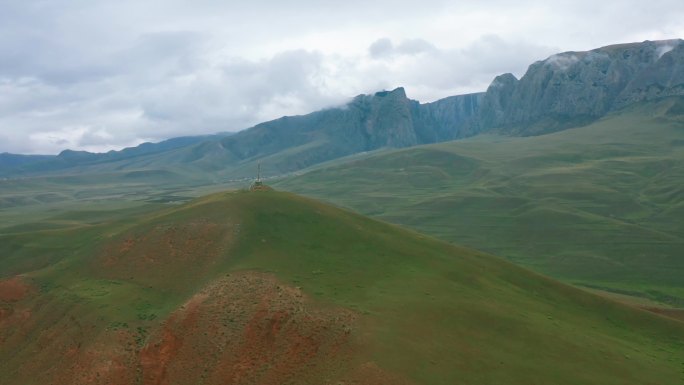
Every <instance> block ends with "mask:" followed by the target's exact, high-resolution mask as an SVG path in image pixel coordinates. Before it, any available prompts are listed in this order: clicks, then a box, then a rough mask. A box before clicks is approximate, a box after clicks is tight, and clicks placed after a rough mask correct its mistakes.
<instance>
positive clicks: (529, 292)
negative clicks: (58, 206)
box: [0, 191, 684, 385]
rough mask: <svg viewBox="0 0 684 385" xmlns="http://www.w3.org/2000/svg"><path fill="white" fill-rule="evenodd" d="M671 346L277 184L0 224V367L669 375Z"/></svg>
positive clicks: (632, 324)
mask: <svg viewBox="0 0 684 385" xmlns="http://www.w3.org/2000/svg"><path fill="white" fill-rule="evenodd" d="M683 347H684V324H682V323H681V322H677V321H674V320H669V319H667V318H664V317H660V316H657V315H654V314H652V313H648V312H644V311H641V310H638V309H635V308H631V307H627V306H623V305H619V304H617V303H615V302H612V301H609V300H606V299H603V298H601V297H597V296H594V295H592V294H588V293H586V292H584V291H582V290H579V289H576V288H572V287H569V286H566V285H564V284H561V283H559V282H556V281H553V280H551V279H548V278H545V277H542V276H539V275H537V274H534V273H531V272H529V271H527V270H524V269H521V268H519V267H516V266H514V265H512V264H510V263H508V262H505V261H503V260H501V259H498V258H496V257H493V256H491V255H487V254H483V253H480V252H476V251H473V250H470V249H466V248H462V247H458V246H454V245H450V244H447V243H445V242H441V241H438V240H435V239H432V238H430V237H427V236H423V235H420V234H418V233H414V232H411V231H408V230H405V229H402V228H399V227H396V226H392V225H388V224H385V223H382V222H378V221H375V220H372V219H369V218H366V217H363V216H360V215H357V214H354V213H352V212H348V211H345V210H341V209H339V208H335V207H332V206H329V205H326V204H322V203H320V202H316V201H313V200H310V199H306V198H302V197H299V196H295V195H292V194H288V193H282V192H276V191H266V192H252V193H250V192H244V191H243V192H239V191H238V192H222V193H218V194H214V195H210V196H206V197H202V198H199V199H196V200H194V201H192V202H189V203H187V204H184V205H181V206H176V207H167V208H165V209H162V210H157V211H154V212H148V213H137V214H135V213H131V214H130V215H129V216H127V217H124V218H120V219H118V220H116V221H112V222H104V223H100V224H97V225H91V224H87V223H83V225H81V226H77V227H75V228H72V229H68V230H49V231H34V232H31V231H28V230H27V231H24V232H22V233H17V234H12V235H2V236H0V378H2V379H3V383H8V384H10V383H11V384H15V383H16V384H26V385H31V384H54V385H60V384H85V385H87V384H107V385H116V384H166V385H172V384H205V385H209V384H261V385H269V384H282V383H289V384H325V383H331V384H339V383H345V384H361V385H363V384H368V385H370V384H454V383H467V384H473V385H478V384H494V383H506V384H510V385H516V384H530V383H553V384H559V385H562V384H577V383H582V384H602V385H611V384H626V383H628V384H646V383H653V384H675V383H679V382H681V380H682V379H683V378H684V377H682V376H683V375H682V363H684V349H683ZM580 369H581V370H580Z"/></svg>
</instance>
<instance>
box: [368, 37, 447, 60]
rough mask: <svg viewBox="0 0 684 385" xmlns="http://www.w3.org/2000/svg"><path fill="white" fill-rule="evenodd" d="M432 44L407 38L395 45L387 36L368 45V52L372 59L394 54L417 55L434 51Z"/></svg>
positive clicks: (388, 56) (389, 56)
mask: <svg viewBox="0 0 684 385" xmlns="http://www.w3.org/2000/svg"><path fill="white" fill-rule="evenodd" d="M435 50H436V48H435V46H434V45H432V44H430V43H429V42H427V41H425V40H423V39H407V40H403V41H402V42H401V43H399V44H397V45H395V44H394V43H393V42H392V40H391V39H389V38H386V37H384V38H381V39H378V40H376V41H375V42H373V44H371V45H370V47H368V53H369V54H370V56H371V57H372V58H374V59H383V58H391V57H392V56H396V55H418V54H421V53H425V52H430V51H435Z"/></svg>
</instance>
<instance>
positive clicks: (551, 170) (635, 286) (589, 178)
mask: <svg viewBox="0 0 684 385" xmlns="http://www.w3.org/2000/svg"><path fill="white" fill-rule="evenodd" d="M682 105H684V101H683V100H682V99H681V98H675V99H668V100H663V101H660V102H658V103H651V104H645V105H640V106H635V107H633V108H631V109H628V110H624V111H619V112H617V113H615V114H613V115H610V116H608V117H606V118H604V119H602V120H600V121H598V122H596V123H593V124H590V125H588V126H586V127H580V128H576V129H571V130H566V131H562V132H558V133H554V134H550V135H543V136H538V137H524V138H520V137H501V136H478V137H474V138H471V139H467V140H460V141H454V142H448V143H442V144H436V145H429V146H420V147H414V148H409V149H405V150H395V151H388V152H383V153H380V154H368V155H367V156H365V157H364V158H363V159H354V160H351V161H346V162H339V163H334V164H330V165H327V166H326V167H323V168H320V169H317V170H314V171H311V172H309V173H306V174H305V175H303V176H300V177H296V178H288V179H286V180H283V181H281V182H279V183H278V184H277V186H279V188H282V189H287V190H291V191H295V192H298V193H302V194H305V195H308V196H313V197H317V198H319V199H324V200H327V201H330V202H333V203H335V204H337V205H340V206H344V207H349V208H352V209H354V210H357V211H359V212H361V213H364V214H368V215H371V216H374V217H376V218H381V219H383V220H386V221H389V222H393V223H398V224H401V225H405V226H408V227H411V228H414V229H417V230H419V231H421V232H424V233H427V234H431V235H434V236H436V237H439V238H441V239H444V240H448V241H450V242H454V243H457V244H462V245H466V246H469V247H473V248H476V249H479V250H484V251H487V252H490V253H493V254H495V255H500V256H503V257H506V258H507V259H509V260H511V261H513V262H515V263H517V264H520V265H523V266H526V267H529V268H532V269H534V270H536V271H538V272H542V273H545V274H549V275H551V276H553V277H556V278H559V279H562V280H564V281H566V282H572V283H576V284H579V285H585V286H587V287H592V288H594V289H601V290H609V291H612V292H614V293H619V294H626V295H631V296H638V297H643V298H647V299H650V300H653V301H656V302H658V303H660V304H661V305H663V306H676V307H684V258H683V255H684V236H683V234H684V183H683V181H684V119H683V118H682V115H681V110H682V108H681V107H682Z"/></svg>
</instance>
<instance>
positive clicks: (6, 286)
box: [0, 277, 33, 302]
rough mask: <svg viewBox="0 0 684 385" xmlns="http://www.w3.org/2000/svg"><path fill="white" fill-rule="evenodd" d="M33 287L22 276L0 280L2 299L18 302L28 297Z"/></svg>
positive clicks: (0, 297)
mask: <svg viewBox="0 0 684 385" xmlns="http://www.w3.org/2000/svg"><path fill="white" fill-rule="evenodd" d="M31 291H33V288H32V286H31V285H29V284H28V283H26V282H25V281H24V280H23V279H22V278H21V277H12V278H9V279H5V280H2V281H0V301H2V302H16V301H20V300H22V299H23V298H24V297H26V296H27V295H28V294H29V293H30V292H31Z"/></svg>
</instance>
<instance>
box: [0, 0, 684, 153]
mask: <svg viewBox="0 0 684 385" xmlns="http://www.w3.org/2000/svg"><path fill="white" fill-rule="evenodd" d="M683 20H684V9H683V7H681V5H679V2H678V1H670V0H653V1H650V2H648V3H643V2H641V1H636V0H626V1H617V0H606V1H605V2H601V3H596V2H590V1H588V0H575V1H569V0H559V1H557V2H554V4H549V3H540V2H533V1H526V0H524V1H523V2H517V3H510V2H504V1H501V0H488V1H481V2H451V1H445V0H444V1H443V0H426V2H424V3H423V4H421V5H420V6H417V5H416V3H415V2H414V1H409V0H379V1H374V2H367V1H361V0H350V1H345V2H341V3H340V2H321V1H314V0H294V1H290V2H276V1H273V0H255V1H252V2H249V3H240V4H239V5H236V4H232V3H231V2H225V1H218V0H200V1H197V2H192V3H189V2H186V1H181V0H148V1H136V0H120V1H116V2H112V1H104V0H92V1H87V2H74V1H67V0H51V1H39V0H26V1H16V2H4V3H3V6H2V12H0V52H1V53H2V55H1V56H2V57H1V60H0V152H2V151H10V152H23V153H57V152H59V151H61V150H63V149H64V148H66V147H69V148H72V149H87V150H97V151H103V150H108V149H112V148H121V147H123V146H129V145H134V144H136V143H140V142H142V141H149V140H152V141H157V140H163V139H166V138H169V137H173V136H179V135H194V134H206V133H213V132H217V131H235V130H240V129H244V128H247V127H249V126H251V125H253V124H256V123H258V122H260V121H264V120H268V119H273V118H277V117H279V116H281V115H291V114H303V113H307V112H310V111H313V110H316V109H320V108H324V107H327V106H332V105H340V104H343V103H344V102H345V101H346V100H348V99H349V98H350V97H353V96H354V95H357V94H360V93H370V92H374V91H376V90H379V89H389V88H393V87H397V86H404V87H405V88H406V90H407V93H408V95H409V97H412V98H415V99H418V100H421V101H431V100H435V99H438V98H441V97H445V96H449V95H453V94H458V93H465V92H474V91H483V90H484V89H486V87H487V85H488V84H489V83H490V82H491V80H492V79H493V78H494V77H495V76H496V75H498V74H500V73H504V72H513V73H514V74H516V75H517V76H520V75H522V74H523V73H524V71H525V69H526V68H527V66H528V65H529V64H530V63H532V62H534V61H536V60H539V59H541V58H544V57H548V56H549V55H551V54H554V53H556V52H560V51H569V50H584V49H591V48H595V47H598V46H601V45H606V44H611V43H618V42H627V41H640V40H645V39H651V40H653V39H662V38H668V37H669V38H673V37H682V36H684V21H683ZM582 25H585V26H586V25H591V26H592V28H581V27H580V28H578V26H582ZM665 50H666V47H664V48H663V53H664V51H665Z"/></svg>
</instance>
